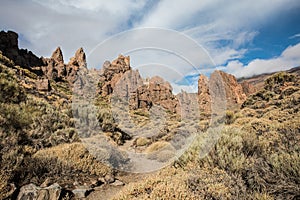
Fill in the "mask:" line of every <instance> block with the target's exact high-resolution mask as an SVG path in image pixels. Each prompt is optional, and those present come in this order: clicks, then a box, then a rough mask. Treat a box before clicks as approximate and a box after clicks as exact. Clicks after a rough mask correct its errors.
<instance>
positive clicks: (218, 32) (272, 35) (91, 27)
mask: <svg viewBox="0 0 300 200" xmlns="http://www.w3.org/2000/svg"><path fill="white" fill-rule="evenodd" d="M0 4H1V6H0V25H1V29H3V30H14V31H16V32H18V33H19V39H20V41H19V45H20V47H21V48H28V49H29V50H31V51H33V52H34V53H35V54H37V55H39V56H46V57H49V56H50V55H51V53H52V51H54V49H55V48H56V47H57V46H60V47H61V48H62V50H63V53H64V58H65V61H66V62H67V61H68V59H69V58H70V57H72V56H73V55H74V52H75V51H76V49H78V48H79V47H83V48H84V49H85V51H86V53H87V55H88V64H89V65H90V67H95V66H93V65H96V66H99V65H101V64H100V63H103V62H104V61H105V60H106V59H107V60H111V59H113V58H115V57H116V56H117V55H118V54H120V53H127V54H129V55H130V56H131V63H132V67H133V68H136V69H139V70H140V72H141V73H142V75H143V76H151V75H153V74H158V75H160V76H162V77H164V78H165V79H167V80H168V81H170V82H171V83H172V85H173V87H174V88H175V90H179V89H182V88H183V89H184V88H186V87H187V86H189V88H191V87H192V88H193V89H192V90H195V89H196V82H197V78H198V74H199V73H204V74H207V75H209V73H210V72H211V71H212V70H214V69H221V70H224V71H227V72H229V73H232V74H234V75H236V76H238V77H242V76H251V75H255V74H259V73H265V72H272V71H278V70H285V69H288V68H291V67H296V66H299V65H300V25H299V21H300V13H299V10H300V2H299V1H298V0H274V1H269V0H256V1H255V0H244V1H239V2H238V1H235V0H227V1H225V0H213V1H212V0H202V1H194V0H162V1H158V0H150V1H143V0H139V1H138V0H110V1H104V0H85V1H83V0H82V1H81V0H72V1H71V0H44V1H38V0H23V1H21V0H2V1H1V3H0ZM12 11H13V12H12ZM144 27H152V28H161V29H162V30H170V31H175V33H176V32H177V34H184V35H185V36H186V37H187V38H189V39H190V40H191V41H194V42H195V43H197V44H198V46H199V47H201V48H202V51H201V50H200V49H201V48H200V49H199V48H196V47H194V46H193V44H192V43H190V45H191V46H188V45H186V40H185V39H186V38H185V39H184V38H182V41H175V40H174V42H172V43H165V44H164V45H166V44H167V46H159V45H158V46H157V48H156V49H155V48H153V49H152V50H149V49H147V50H145V49H144V50H140V51H138V52H137V51H131V50H130V47H132V48H133V47H135V45H134V44H135V43H136V40H137V39H136V38H138V37H137V35H134V34H136V32H132V34H133V35H131V36H132V37H133V38H134V40H131V39H129V38H130V37H129V36H128V35H126V34H123V35H125V36H124V37H123V38H122V37H119V38H118V39H119V40H118V43H114V42H112V43H113V44H114V45H111V46H110V47H108V48H109V51H107V52H110V54H105V53H103V54H102V55H99V56H97V55H93V54H96V53H97V52H98V51H95V47H96V46H97V45H98V44H100V43H101V42H103V41H105V40H107V39H108V40H109V38H114V35H115V34H121V36H122V32H123V31H128V30H132V29H143V28H144ZM148 30H149V29H145V31H144V33H143V35H142V36H140V40H147V41H148V43H147V45H148V47H149V46H151V41H157V40H158V38H157V37H159V36H158V35H157V34H148V33H149V31H148ZM150 32H151V31H150ZM162 32H164V31H162ZM170 33H171V32H170ZM173 33H174V32H173ZM139 34H140V33H139ZM164 34H165V33H162V35H164ZM171 35H172V33H171ZM144 37H147V38H144ZM164 38H167V39H168V36H165V35H164ZM171 38H177V37H176V35H174V37H171ZM160 39H161V38H160ZM177 40H178V38H177ZM115 42H116V41H115ZM164 42H165V41H164V40H161V41H160V42H159V43H161V44H163V43H164ZM182 42H184V44H183V43H182ZM187 43H189V42H187ZM130 45H131V46H130ZM119 46H126V47H127V49H125V48H123V49H122V48H119ZM161 49H164V50H166V51H161ZM170 49H171V50H172V51H168V50H170ZM125 50H126V51H125ZM174 50H178V51H180V52H181V53H182V52H184V54H186V55H187V57H188V58H190V59H191V60H192V62H184V61H182V60H180V59H178V58H180V56H179V57H178V54H174V53H172V52H173V51H174ZM119 51H121V52H119ZM128 52H130V53H128ZM166 52H169V53H166ZM195 52H197V53H198V54H196V53H195ZM175 53H176V52H175ZM206 54H208V56H206ZM89 55H91V56H90V57H89ZM176 55H177V56H176ZM182 55H183V54H182ZM105 56H106V57H105ZM89 58H90V59H89ZM93 58H97V60H96V61H95V60H93ZM181 58H182V57H181ZM206 59H207V60H206ZM208 61H210V64H211V65H213V67H206V66H208V64H207V63H208ZM94 63H97V64H94ZM190 63H195V66H194V68H190V67H189V66H188V65H189V64H190ZM91 65H92V66H91ZM204 66H205V67H204ZM171 71H172V72H171Z"/></svg>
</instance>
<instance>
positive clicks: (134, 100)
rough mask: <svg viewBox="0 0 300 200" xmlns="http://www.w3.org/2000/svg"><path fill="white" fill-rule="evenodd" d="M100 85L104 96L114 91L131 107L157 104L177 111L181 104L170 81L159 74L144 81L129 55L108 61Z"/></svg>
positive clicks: (148, 106)
mask: <svg viewBox="0 0 300 200" xmlns="http://www.w3.org/2000/svg"><path fill="white" fill-rule="evenodd" d="M98 86H99V93H100V94H101V95H102V96H103V97H108V96H110V95H111V94H112V93H114V95H115V96H119V97H121V98H125V99H126V101H129V107H130V108H131V109H139V108H147V109H150V108H151V107H152V105H154V104H156V105H160V106H162V107H163V108H165V109H167V110H169V111H171V112H176V109H177V107H178V105H179V103H178V100H177V99H176V97H175V96H174V95H173V94H172V87H171V85H170V83H168V82H166V81H164V80H163V79H162V78H160V77H158V76H156V77H153V78H150V79H147V80H145V81H144V80H143V79H142V78H141V76H140V74H139V72H138V71H137V70H132V69H131V67H130V58H129V56H127V57H126V56H123V55H120V56H119V57H118V58H117V59H116V60H114V61H113V62H112V63H110V62H109V61H106V62H105V63H104V64H103V69H102V72H101V75H100V80H99V84H98Z"/></svg>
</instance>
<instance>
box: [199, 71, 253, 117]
mask: <svg viewBox="0 0 300 200" xmlns="http://www.w3.org/2000/svg"><path fill="white" fill-rule="evenodd" d="M254 92H255V88H254V87H253V86H252V85H251V84H250V83H248V82H243V83H241V84H240V83H238V82H237V80H236V78H235V77H234V76H233V75H231V74H227V73H225V72H222V71H219V70H216V71H214V72H213V73H212V74H211V77H210V79H209V80H208V78H207V77H205V76H204V75H200V77H199V80H198V95H199V101H198V102H199V106H200V112H201V113H203V112H205V113H211V111H212V110H211V108H212V101H214V102H213V103H214V104H215V107H217V103H216V101H219V102H220V103H221V102H222V101H226V107H227V108H234V107H237V106H239V105H241V104H242V103H243V102H244V101H245V100H246V98H247V96H249V95H250V94H252V93H254ZM223 93H224V94H223ZM223 97H224V98H223ZM222 99H223V100H222Z"/></svg>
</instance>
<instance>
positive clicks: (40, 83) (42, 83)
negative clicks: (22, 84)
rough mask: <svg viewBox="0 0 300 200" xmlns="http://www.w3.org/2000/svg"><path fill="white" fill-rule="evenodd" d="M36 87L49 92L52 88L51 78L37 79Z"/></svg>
mask: <svg viewBox="0 0 300 200" xmlns="http://www.w3.org/2000/svg"><path fill="white" fill-rule="evenodd" d="M36 88H37V89H38V90H39V91H44V92H48V91H50V90H51V86H50V81H49V79H40V80H37V81H36Z"/></svg>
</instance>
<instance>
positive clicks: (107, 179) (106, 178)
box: [104, 174, 115, 184]
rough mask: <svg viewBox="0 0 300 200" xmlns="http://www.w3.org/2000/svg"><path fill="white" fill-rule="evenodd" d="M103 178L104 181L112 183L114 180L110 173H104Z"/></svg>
mask: <svg viewBox="0 0 300 200" xmlns="http://www.w3.org/2000/svg"><path fill="white" fill-rule="evenodd" d="M104 180H105V183H108V184H109V183H113V182H114V181H115V177H114V176H113V175H112V174H106V175H105V177H104Z"/></svg>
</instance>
